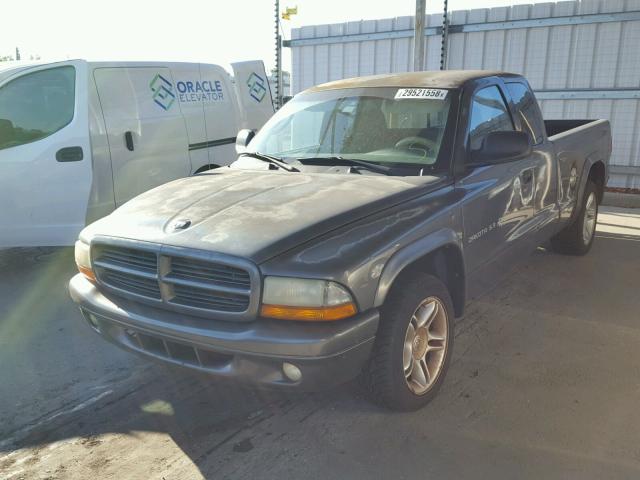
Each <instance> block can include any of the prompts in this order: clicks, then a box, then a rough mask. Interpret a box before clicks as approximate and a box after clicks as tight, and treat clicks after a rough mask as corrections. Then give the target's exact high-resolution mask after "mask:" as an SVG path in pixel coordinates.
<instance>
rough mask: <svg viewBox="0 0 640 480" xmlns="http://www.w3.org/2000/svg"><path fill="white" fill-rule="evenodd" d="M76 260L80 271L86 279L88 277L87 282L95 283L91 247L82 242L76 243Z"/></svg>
mask: <svg viewBox="0 0 640 480" xmlns="http://www.w3.org/2000/svg"><path fill="white" fill-rule="evenodd" d="M75 258H76V265H77V266H78V271H79V272H80V273H81V274H83V275H84V276H85V277H87V280H91V281H92V282H95V281H96V276H95V275H94V273H93V270H92V269H91V255H90V249H89V245H88V244H86V243H84V242H83V241H82V240H78V241H77V242H76V250H75Z"/></svg>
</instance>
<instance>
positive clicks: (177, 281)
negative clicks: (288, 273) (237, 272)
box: [163, 274, 251, 296]
mask: <svg viewBox="0 0 640 480" xmlns="http://www.w3.org/2000/svg"><path fill="white" fill-rule="evenodd" d="M163 281H164V282H165V283H170V284H173V285H181V286H184V287H193V288H199V289H202V290H208V291H209V294H210V292H220V293H230V294H235V295H245V296H249V294H250V293H251V290H249V289H248V288H238V287H228V286H224V285H219V284H214V283H209V282H207V283H205V282H200V281H195V280H185V279H183V278H176V277H174V276H173V275H171V274H169V275H167V276H165V277H164V278H163Z"/></svg>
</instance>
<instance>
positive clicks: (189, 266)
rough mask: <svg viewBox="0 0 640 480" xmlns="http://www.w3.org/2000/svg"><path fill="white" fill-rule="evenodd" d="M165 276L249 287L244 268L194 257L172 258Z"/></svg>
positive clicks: (249, 281)
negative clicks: (169, 269)
mask: <svg viewBox="0 0 640 480" xmlns="http://www.w3.org/2000/svg"><path fill="white" fill-rule="evenodd" d="M167 278H168V279H184V280H194V281H202V282H206V283H210V284H214V285H215V284H219V285H227V286H230V287H240V288H246V289H248V288H251V278H250V277H249V272H247V271H246V270H242V269H240V268H235V267H232V266H229V265H220V264H211V263H209V262H205V261H202V260H198V259H194V258H180V257H174V258H172V259H171V271H170V272H169V274H168V275H167Z"/></svg>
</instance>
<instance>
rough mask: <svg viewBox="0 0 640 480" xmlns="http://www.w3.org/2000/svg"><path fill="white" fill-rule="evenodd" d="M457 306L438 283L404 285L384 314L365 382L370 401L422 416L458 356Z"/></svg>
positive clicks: (421, 277) (426, 279)
mask: <svg viewBox="0 0 640 480" xmlns="http://www.w3.org/2000/svg"><path fill="white" fill-rule="evenodd" d="M453 319H454V313H453V303H452V301H451V296H450V295H449V291H448V289H447V287H446V286H445V285H444V284H443V283H442V282H441V281H440V280H439V279H438V278H436V277H434V276H432V275H428V274H425V273H415V274H412V275H411V276H408V275H407V276H405V278H401V279H399V281H397V282H396V284H394V287H393V289H392V291H391V293H390V294H389V297H388V298H387V301H386V302H385V304H384V306H383V307H382V309H381V317H380V325H379V327H378V333H377V336H376V341H375V344H374V347H373V352H372V354H371V358H370V361H369V364H368V365H367V367H366V369H365V371H364V372H363V381H364V384H365V386H366V388H367V389H368V391H369V393H370V397H371V399H372V400H373V401H374V402H375V403H378V404H380V405H382V406H385V407H387V408H390V409H392V410H400V411H409V410H417V409H418V408H421V407H423V406H424V405H426V404H427V403H429V402H430V401H431V400H432V399H433V397H435V395H436V393H437V392H438V390H439V389H440V387H441V385H442V383H443V381H444V378H445V375H446V373H447V369H448V367H449V363H450V361H451V352H452V350H453V335H454V332H453V323H454V322H453Z"/></svg>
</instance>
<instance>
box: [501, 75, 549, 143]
mask: <svg viewBox="0 0 640 480" xmlns="http://www.w3.org/2000/svg"><path fill="white" fill-rule="evenodd" d="M507 89H508V90H509V94H510V95H511V99H512V100H513V103H514V104H515V106H516V108H517V109H518V114H519V115H520V120H521V121H522V127H523V129H524V130H526V131H528V132H529V133H530V134H531V138H532V139H533V143H534V144H535V145H537V144H539V143H541V142H542V141H543V140H544V133H543V132H544V124H543V122H542V114H541V113H540V107H539V106H538V102H537V101H536V98H535V97H534V96H533V93H531V90H529V88H527V86H526V85H524V84H522V83H507Z"/></svg>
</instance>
